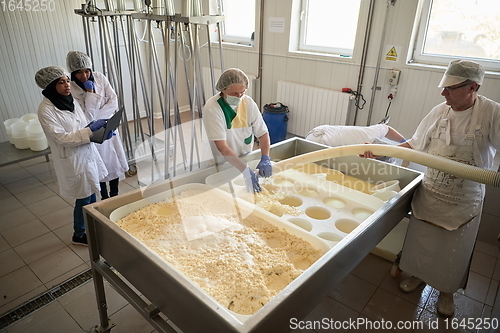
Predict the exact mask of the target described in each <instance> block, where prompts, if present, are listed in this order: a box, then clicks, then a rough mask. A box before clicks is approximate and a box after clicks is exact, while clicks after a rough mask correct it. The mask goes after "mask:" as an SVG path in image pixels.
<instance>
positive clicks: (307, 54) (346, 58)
mask: <svg viewBox="0 0 500 333" xmlns="http://www.w3.org/2000/svg"><path fill="white" fill-rule="evenodd" d="M288 55H289V56H292V57H293V56H298V57H300V58H302V59H303V58H309V59H313V60H325V59H329V60H338V61H340V62H354V59H353V57H352V56H350V55H339V54H333V53H326V52H325V53H323V52H311V51H300V50H294V51H288Z"/></svg>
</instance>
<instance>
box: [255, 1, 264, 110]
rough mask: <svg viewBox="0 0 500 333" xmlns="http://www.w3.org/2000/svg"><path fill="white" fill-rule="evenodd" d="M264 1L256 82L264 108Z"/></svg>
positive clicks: (260, 104) (260, 23)
mask: <svg viewBox="0 0 500 333" xmlns="http://www.w3.org/2000/svg"><path fill="white" fill-rule="evenodd" d="M264 3H265V1H264V0H260V14H259V15H260V19H259V21H260V22H259V64H258V66H259V68H258V71H257V77H256V80H259V103H258V104H257V105H258V106H259V107H260V108H262V68H263V65H262V63H263V49H264Z"/></svg>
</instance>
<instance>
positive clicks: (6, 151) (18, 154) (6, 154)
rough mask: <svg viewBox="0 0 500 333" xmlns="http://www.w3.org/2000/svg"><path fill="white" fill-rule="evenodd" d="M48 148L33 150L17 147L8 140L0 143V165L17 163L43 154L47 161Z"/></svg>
mask: <svg viewBox="0 0 500 333" xmlns="http://www.w3.org/2000/svg"><path fill="white" fill-rule="evenodd" d="M49 154H50V148H47V149H45V150H42V151H33V150H31V149H17V148H16V147H15V146H14V145H13V144H12V143H10V142H9V141H5V142H1V143H0V167H3V166H6V165H9V164H14V163H19V162H22V161H26V160H29V159H32V158H36V157H40V156H45V160H46V161H47V162H48V161H49Z"/></svg>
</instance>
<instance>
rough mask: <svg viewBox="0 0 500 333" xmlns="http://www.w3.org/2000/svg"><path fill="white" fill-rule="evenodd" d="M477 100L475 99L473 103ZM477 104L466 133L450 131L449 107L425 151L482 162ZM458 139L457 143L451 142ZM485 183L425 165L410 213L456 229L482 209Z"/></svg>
mask: <svg viewBox="0 0 500 333" xmlns="http://www.w3.org/2000/svg"><path fill="white" fill-rule="evenodd" d="M476 104H477V103H476ZM476 104H475V105H474V107H473V109H472V114H471V121H470V124H469V130H468V132H467V134H453V133H451V131H450V121H449V119H448V115H449V110H450V109H448V111H447V112H445V113H444V114H443V115H442V116H441V118H440V119H438V125H437V128H436V131H435V132H434V134H433V136H432V138H431V142H430V144H429V148H428V149H427V153H429V154H431V155H436V156H442V157H445V158H447V159H450V160H453V161H457V162H460V163H464V164H468V165H474V166H478V165H482V158H481V154H480V152H479V148H478V146H477V140H476V139H475V138H476V136H479V135H482V134H481V125H478V123H479V124H481V122H478V117H479V116H481V115H479V112H478V110H477V107H476ZM452 142H454V143H458V144H452ZM484 191H485V190H484V185H483V184H480V183H477V182H473V181H471V180H467V179H462V178H458V177H456V176H454V175H451V174H449V173H446V172H443V171H440V170H437V169H433V168H427V171H426V172H425V175H424V179H423V181H422V186H420V188H419V189H418V190H417V192H416V193H415V197H414V198H413V201H412V209H413V214H414V215H415V216H416V217H417V218H418V219H420V220H424V221H427V222H429V223H432V224H435V225H437V226H440V227H442V228H445V229H448V230H455V229H458V228H460V227H461V226H462V225H464V224H466V223H467V222H469V221H470V220H472V218H474V217H475V216H477V215H478V214H479V212H480V211H481V207H482V199H483V198H484Z"/></svg>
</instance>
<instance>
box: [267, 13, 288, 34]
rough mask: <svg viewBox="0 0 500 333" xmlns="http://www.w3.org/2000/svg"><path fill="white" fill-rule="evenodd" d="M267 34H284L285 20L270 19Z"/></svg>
mask: <svg viewBox="0 0 500 333" xmlns="http://www.w3.org/2000/svg"><path fill="white" fill-rule="evenodd" d="M269 32H279V33H284V32H285V18H284V17H270V18H269Z"/></svg>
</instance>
